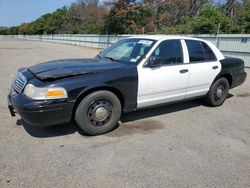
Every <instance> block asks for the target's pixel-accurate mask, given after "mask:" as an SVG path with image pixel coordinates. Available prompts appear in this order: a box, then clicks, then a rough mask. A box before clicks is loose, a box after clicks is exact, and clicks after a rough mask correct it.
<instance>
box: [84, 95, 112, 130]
mask: <svg viewBox="0 0 250 188" xmlns="http://www.w3.org/2000/svg"><path fill="white" fill-rule="evenodd" d="M112 112H113V107H112V105H111V103H110V102H108V101H105V100H98V101H95V102H93V103H92V104H91V105H90V107H89V109H88V112H87V113H88V119H89V121H90V123H91V124H92V125H95V126H102V125H104V124H106V123H107V122H108V121H109V120H110V118H111V117H112Z"/></svg>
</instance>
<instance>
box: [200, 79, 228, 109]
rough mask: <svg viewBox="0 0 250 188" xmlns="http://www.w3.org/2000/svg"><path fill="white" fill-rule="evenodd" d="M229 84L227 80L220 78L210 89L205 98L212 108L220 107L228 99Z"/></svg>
mask: <svg viewBox="0 0 250 188" xmlns="http://www.w3.org/2000/svg"><path fill="white" fill-rule="evenodd" d="M228 91H229V83H228V80H227V79H226V78H219V79H218V80H216V81H215V82H214V83H213V84H212V86H211V87H210V90H209V92H208V93H207V95H206V97H205V102H206V103H207V104H208V105H210V106H214V107H215V106H220V105H222V104H223V103H224V101H225V100H226V98H227V95H228Z"/></svg>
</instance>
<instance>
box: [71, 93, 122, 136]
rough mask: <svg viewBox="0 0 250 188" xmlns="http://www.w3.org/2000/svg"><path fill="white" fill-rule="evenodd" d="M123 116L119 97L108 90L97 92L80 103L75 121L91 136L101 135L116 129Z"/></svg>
mask: <svg viewBox="0 0 250 188" xmlns="http://www.w3.org/2000/svg"><path fill="white" fill-rule="evenodd" d="M120 116H121V103H120V100H119V99H118V97H117V96H116V95H115V94H114V93H112V92H110V91H106V90H101V91H96V92H93V93H91V94H89V95H87V96H86V97H85V98H83V99H82V101H81V102H80V103H79V105H78V107H77V109H76V113H75V121H76V123H77V124H78V126H79V127H80V128H81V129H82V130H83V131H84V132H85V133H87V134H89V135H99V134H104V133H106V132H109V131H111V130H113V129H114V128H115V126H116V125H117V123H118V121H119V119H120Z"/></svg>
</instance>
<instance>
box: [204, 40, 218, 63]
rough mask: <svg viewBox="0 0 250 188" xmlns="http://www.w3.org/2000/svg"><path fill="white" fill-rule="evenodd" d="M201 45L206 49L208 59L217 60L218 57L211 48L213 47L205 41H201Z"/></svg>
mask: <svg viewBox="0 0 250 188" xmlns="http://www.w3.org/2000/svg"><path fill="white" fill-rule="evenodd" d="M201 45H202V47H203V50H204V54H205V59H206V61H215V60H216V57H215V55H214V52H213V51H212V50H211V48H210V47H209V46H208V45H207V44H206V43H205V42H201Z"/></svg>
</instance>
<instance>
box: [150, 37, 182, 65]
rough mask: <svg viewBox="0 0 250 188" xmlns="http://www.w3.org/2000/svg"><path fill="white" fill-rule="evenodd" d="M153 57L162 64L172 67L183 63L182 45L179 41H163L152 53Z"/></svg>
mask: <svg viewBox="0 0 250 188" xmlns="http://www.w3.org/2000/svg"><path fill="white" fill-rule="evenodd" d="M153 56H154V57H156V58H158V59H159V60H161V61H162V64H165V65H173V64H179V63H183V54H182V45H181V42H180V40H175V39H174V40H165V41H163V42H161V43H160V44H159V46H158V47H157V48H156V49H155V51H154V52H153Z"/></svg>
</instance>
